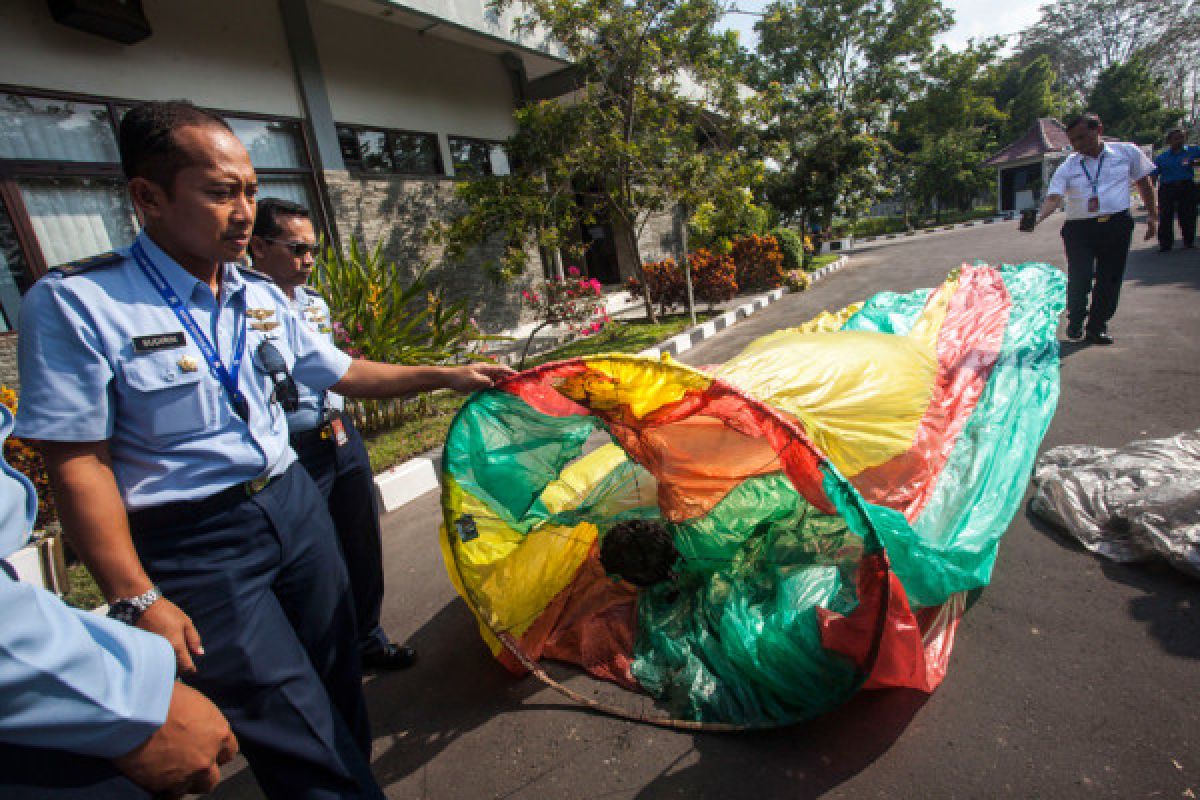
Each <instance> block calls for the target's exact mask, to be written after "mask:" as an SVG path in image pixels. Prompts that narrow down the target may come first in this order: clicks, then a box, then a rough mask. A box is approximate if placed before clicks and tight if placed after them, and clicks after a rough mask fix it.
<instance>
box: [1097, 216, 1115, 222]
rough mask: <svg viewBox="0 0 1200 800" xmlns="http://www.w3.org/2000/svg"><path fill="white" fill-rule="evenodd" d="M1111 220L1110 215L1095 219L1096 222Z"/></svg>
mask: <svg viewBox="0 0 1200 800" xmlns="http://www.w3.org/2000/svg"><path fill="white" fill-rule="evenodd" d="M1110 219H1112V214H1105V215H1104V216H1102V217H1096V222H1108V221H1109V220H1110Z"/></svg>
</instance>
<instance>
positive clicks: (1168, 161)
mask: <svg viewBox="0 0 1200 800" xmlns="http://www.w3.org/2000/svg"><path fill="white" fill-rule="evenodd" d="M1186 141H1187V138H1186V136H1185V134H1184V132H1183V129H1182V128H1176V129H1174V130H1173V131H1171V132H1170V133H1168V134H1167V149H1166V150H1164V151H1162V152H1161V153H1159V154H1158V155H1157V156H1155V157H1154V166H1155V170H1154V175H1155V177H1157V178H1158V250H1159V252H1160V253H1166V252H1169V251H1170V250H1171V248H1172V247H1174V246H1175V218H1176V217H1178V218H1179V232H1180V234H1182V236H1183V246H1184V247H1188V248H1191V247H1195V246H1196V178H1195V175H1196V172H1195V170H1196V165H1197V164H1200V147H1197V146H1196V145H1194V144H1193V145H1189V144H1185V142H1186Z"/></svg>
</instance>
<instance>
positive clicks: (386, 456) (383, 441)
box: [366, 313, 714, 473]
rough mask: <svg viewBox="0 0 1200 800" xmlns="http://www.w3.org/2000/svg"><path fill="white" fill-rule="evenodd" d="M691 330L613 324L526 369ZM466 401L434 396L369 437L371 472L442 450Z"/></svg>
mask: <svg viewBox="0 0 1200 800" xmlns="http://www.w3.org/2000/svg"><path fill="white" fill-rule="evenodd" d="M713 316H714V315H713V314H704V313H697V314H696V318H697V321H698V322H704V321H705V320H707V319H711V318H712V317H713ZM690 327H691V320H690V319H689V317H688V316H687V314H671V315H669V316H666V317H659V323H658V324H657V325H650V324H649V323H647V322H646V321H645V320H632V321H628V322H614V323H612V324H610V325H609V326H608V327H606V328H605V329H604V330H603V331H601V332H600V333H598V334H596V335H595V336H589V337H588V338H586V339H578V340H576V341H574V342H571V343H570V344H567V345H564V346H562V347H560V348H558V349H556V350H551V351H549V352H546V353H542V354H540V355H538V356H537V357H535V358H529V359H526V361H525V366H526V367H527V368H528V367H533V366H537V365H538V364H545V363H546V362H549V361H561V360H563V359H566V358H576V357H577V356H586V355H592V354H595V353H637V352H639V351H641V350H645V349H646V348H647V347H651V346H652V345H655V344H658V343H659V342H661V341H662V340H664V339H670V338H671V337H672V336H674V335H675V334H677V333H680V332H682V331H685V330H687V329H688V328H690ZM464 400H465V398H463V397H461V396H459V395H455V394H438V395H435V396H434V398H433V409H432V410H431V412H430V413H429V414H426V415H422V416H420V417H419V418H417V419H411V420H408V421H406V422H404V423H402V424H401V425H400V426H399V427H396V428H393V429H392V430H389V431H385V432H383V433H376V434H373V435H371V436H368V437H366V444H367V452H368V453H369V454H370V456H371V469H372V470H374V471H375V472H376V473H379V472H381V471H383V470H385V469H388V468H389V467H394V466H396V465H397V464H402V463H403V462H405V461H407V460H408V459H410V458H412V457H413V456H417V455H420V454H421V453H425V452H428V451H429V450H432V449H434V448H435V447H440V446H441V445H442V444H443V443H444V442H445V441H446V433H447V432H448V431H449V430H450V422H451V421H452V420H453V419H454V414H455V412H457V411H458V409H459V407H460V406H462V404H463V401H464Z"/></svg>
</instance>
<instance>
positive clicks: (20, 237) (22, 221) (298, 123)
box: [0, 83, 330, 335]
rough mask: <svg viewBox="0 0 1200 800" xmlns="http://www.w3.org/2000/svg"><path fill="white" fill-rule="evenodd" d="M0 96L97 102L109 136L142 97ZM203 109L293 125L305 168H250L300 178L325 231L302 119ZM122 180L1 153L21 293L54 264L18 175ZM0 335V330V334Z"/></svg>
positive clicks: (97, 166) (93, 169) (75, 165)
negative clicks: (43, 245) (103, 111)
mask: <svg viewBox="0 0 1200 800" xmlns="http://www.w3.org/2000/svg"><path fill="white" fill-rule="evenodd" d="M0 94H16V95H23V96H26V97H34V98H44V99H47V100H64V101H67V102H74V103H88V104H92V105H102V106H105V107H106V108H107V110H108V118H109V122H110V124H111V126H112V131H113V137H114V139H115V138H116V136H117V131H118V129H119V127H120V119H121V109H123V108H129V107H131V106H136V105H138V104H139V103H141V102H144V101H141V100H132V99H129V98H122V97H108V96H102V95H91V94H82V93H79V92H64V91H58V90H55V89H39V88H36V87H32V86H17V85H13V84H5V83H0ZM201 108H204V109H205V110H206V111H211V112H213V113H214V114H219V115H220V116H222V117H227V118H231V119H247V120H254V121H256V122H284V123H288V124H291V125H294V126H295V130H296V133H297V134H298V136H299V137H300V145H301V154H302V156H303V159H304V162H305V166H300V167H263V168H258V167H255V170H254V171H255V172H256V173H257V174H259V175H263V176H267V177H270V176H276V175H278V176H285V177H296V178H301V179H302V180H304V182H305V188H306V189H307V190H308V192H309V194H310V196H311V197H312V199H313V205H314V207H313V210H312V211H313V221H314V223H315V224H316V226H317V229H318V231H323V232H325V234H326V236H327V237H328V234H329V232H330V226H329V221H328V220H327V219H326V217H325V206H324V202H323V198H322V196H321V191H322V186H321V183H320V181H319V180H318V177H319V176H318V173H317V170H316V169H315V168H314V167H313V164H314V159H313V152H314V149H313V143H312V141H311V140H310V135H309V129H308V126H307V125H306V124H305V122H304V120H303V119H301V118H297V117H288V116H283V115H279V114H251V113H249V112H245V111H226V110H224V109H219V108H209V107H207V106H201ZM30 177H34V178H69V177H75V178H99V179H105V178H108V179H111V178H123V177H124V175H123V173H122V172H121V165H120V163H119V162H105V161H54V160H50V159H10V158H3V157H0V203H3V205H4V207H5V209H6V210H7V211H8V214H9V217H10V218H11V219H12V223H13V228H14V230H15V233H16V238H17V243H18V245H19V248H20V251H21V253H20V255H21V257H22V259H23V262H24V263H23V264H22V265H21V266H22V276H21V280H19V281H18V284H19V285H20V286H21V291H22V293H24V292H25V290H27V289H28V287H29V286H32V285H33V284H34V283H35V282H36V281H37V280H38V279H39V278H41V277H42V276H43V275H45V274H46V273H47V272H48V271H49V268H50V267H51V266H53V265H50V264H47V263H46V259H45V256H44V255H43V253H42V249H41V246H40V245H39V244H38V241H37V236H36V234H35V232H34V230H33V225H32V222H31V219H30V216H29V212H28V210H27V209H26V208H25V202H24V200H23V199H22V198H21V192H20V189H19V187H18V186H17V181H18V180H19V179H20V178H30ZM0 335H3V334H0Z"/></svg>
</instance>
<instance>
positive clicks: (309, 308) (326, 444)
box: [250, 197, 417, 669]
mask: <svg viewBox="0 0 1200 800" xmlns="http://www.w3.org/2000/svg"><path fill="white" fill-rule="evenodd" d="M316 252H317V235H316V231H315V230H314V229H313V224H312V217H311V216H310V214H309V212H308V210H307V209H306V208H304V206H301V205H298V204H296V203H292V202H289V201H287V200H280V199H278V198H275V197H267V198H264V199H262V200H259V201H258V215H257V217H256V218H255V220H254V235H253V237H252V238H251V239H250V254H251V255H252V256H253V257H254V266H255V268H256V269H257V270H258V271H260V272H262V273H263V274H265V275H266V276H267V277H269V278H270V279H271V280H273V281H275V283H276V285H277V286H279V288H280V289H281V290H282V291H283V294H284V295H285V296H286V297H287V299H288V301H289V302H290V303H291V304H292V307H293V309H294V310H295V312H296V314H297V315H298V316H299V318H300V322H301V323H302V324H304V325H306V326H308V327H309V328H310V329H311V330H312V331H313V332H314V333H316V334H317V335H319V336H322V337H325V338H327V339H329V341H330V342H332V341H333V327H332V325H333V322H332V320H331V318H330V315H329V306H328V305H327V304H326V303H325V299H324V298H323V297H321V295H320V294H319V293H318V292H317V291H316V290H315V289H313V288H312V287H310V286H306V285H305V283H306V282H307V281H308V278H309V276H310V275H311V274H312V270H313V265H314V264H315V262H316V258H315V256H316ZM293 385H294V384H293ZM297 388H298V390H299V391H298V397H297V402H296V408H295V410H293V411H290V412H289V413H288V415H287V421H288V430H289V431H290V433H291V443H292V449H293V450H295V451H296V456H297V457H298V458H299V459H300V463H301V464H303V465H304V468H305V469H306V470H308V474H309V475H311V476H312V479H313V481H314V482H315V483H316V484H317V488H318V489H320V490H321V495H322V496H323V497H324V498H325V502H326V504H327V505H328V506H329V515H330V516H331V517H333V524H334V527H335V528H337V535H338V542H339V544H340V545H341V550H342V555H343V557H344V558H345V559H346V572H347V573H348V574H349V576H350V591H351V592H352V593H353V595H354V612H355V616H356V618H357V620H358V648H359V654H360V655H361V656H362V663H363V666H364V667H366V668H368V669H405V668H406V667H409V666H411V665H412V664H413V662H414V661H415V660H416V656H417V654H416V651H415V650H414V649H413V648H411V647H406V646H404V645H398V644H394V643H392V641H391V640H390V639H389V638H388V635H387V633H385V632H384V630H383V626H382V625H381V624H380V622H379V617H380V612H381V610H382V608H383V545H382V532H381V531H380V528H379V509H378V508H377V507H376V505H375V482H374V475H373V474H372V472H371V459H370V457H369V456H368V455H367V448H366V446H365V445H364V444H363V440H362V436H361V435H360V434H359V432H358V429H357V428H356V427H355V425H354V421H353V420H351V419H350V417H349V416H348V415H346V414H343V413H342V409H343V407H344V401H343V400H342V397H341V395H338V394H336V393H334V392H330V391H313V390H312V389H309V388H308V387H307V386H304V385H303V384H300V385H299V386H298V387H297Z"/></svg>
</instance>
